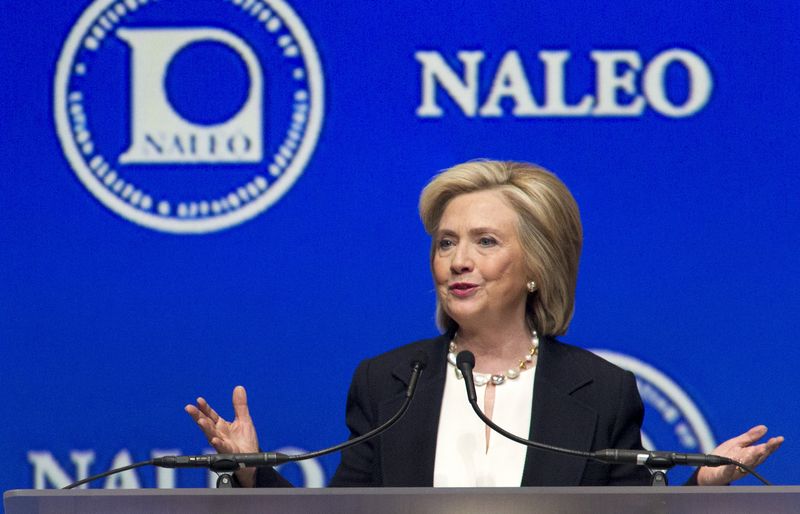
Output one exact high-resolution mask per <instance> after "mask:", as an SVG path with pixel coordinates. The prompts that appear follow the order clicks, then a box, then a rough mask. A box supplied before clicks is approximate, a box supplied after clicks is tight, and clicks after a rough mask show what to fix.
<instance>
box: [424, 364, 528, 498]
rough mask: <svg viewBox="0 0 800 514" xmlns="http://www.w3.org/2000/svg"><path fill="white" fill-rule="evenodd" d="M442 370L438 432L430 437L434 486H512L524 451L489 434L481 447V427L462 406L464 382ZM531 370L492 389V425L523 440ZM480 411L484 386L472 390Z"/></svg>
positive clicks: (522, 463) (464, 402)
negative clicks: (433, 446) (433, 444)
mask: <svg viewBox="0 0 800 514" xmlns="http://www.w3.org/2000/svg"><path fill="white" fill-rule="evenodd" d="M454 369H455V368H453V367H452V366H448V367H447V378H446V379H445V383H444V396H443V398H442V410H441V413H440V415H439V433H438V435H437V438H436V460H435V463H434V468H433V486H434V487H518V486H519V485H520V484H521V483H522V472H523V469H524V467H525V454H526V452H527V447H526V446H523V445H521V444H519V443H515V442H513V441H511V440H509V439H506V438H505V437H503V436H501V435H500V434H498V433H496V432H494V431H492V432H491V435H490V436H489V446H488V451H487V449H486V448H487V446H486V425H484V423H483V421H481V420H480V418H479V417H478V416H477V415H476V414H475V412H474V411H473V410H472V406H471V405H470V404H469V401H467V392H466V388H465V387H464V380H463V379H459V378H457V377H456V375H455V372H454ZM535 371H536V368H535V367H532V368H530V369H528V370H527V371H524V372H522V373H520V375H519V378H517V379H515V380H506V381H505V383H504V384H502V385H499V386H497V387H495V398H494V412H493V413H492V421H494V422H495V423H497V424H498V425H500V426H501V427H503V428H505V429H506V430H508V431H509V432H511V433H512V434H515V435H517V436H519V437H523V438H525V439H527V438H528V433H529V432H530V426H531V406H532V403H533V376H534V373H535ZM477 393H478V406H479V407H480V408H481V410H484V405H485V401H484V400H485V395H486V387H479V388H477Z"/></svg>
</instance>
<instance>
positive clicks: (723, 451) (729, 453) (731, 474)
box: [697, 425, 783, 485]
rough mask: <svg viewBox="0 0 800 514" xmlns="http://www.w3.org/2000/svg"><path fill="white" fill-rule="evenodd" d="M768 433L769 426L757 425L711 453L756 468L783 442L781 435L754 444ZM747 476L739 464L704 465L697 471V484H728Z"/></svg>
mask: <svg viewBox="0 0 800 514" xmlns="http://www.w3.org/2000/svg"><path fill="white" fill-rule="evenodd" d="M766 433H767V427H765V426H764V425H758V426H755V427H753V428H751V429H750V430H748V431H747V432H745V433H744V434H742V435H739V436H736V437H734V438H732V439H728V440H727V441H725V442H724V443H722V444H720V445H719V446H717V447H716V448H715V449H714V451H713V452H711V453H712V454H714V455H719V456H721V457H728V458H729V459H733V460H735V461H737V462H740V463H742V464H744V465H745V466H747V467H750V468H755V467H756V466H758V465H759V464H761V463H762V462H764V461H765V460H766V459H767V457H769V456H770V455H771V454H772V452H774V451H775V450H777V449H778V448H779V447H780V446H781V443H783V436H779V437H772V438H770V439H769V440H768V441H767V442H765V443H761V444H753V443H755V442H757V441H758V440H759V439H761V438H762V437H764V435H765V434H766ZM745 476H747V473H743V472H742V471H741V470H739V469H738V468H737V466H720V467H717V468H709V467H705V466H704V467H701V468H700V469H699V470H698V472H697V484H698V485H727V484H729V483H731V482H733V481H734V480H739V479H740V478H743V477H745Z"/></svg>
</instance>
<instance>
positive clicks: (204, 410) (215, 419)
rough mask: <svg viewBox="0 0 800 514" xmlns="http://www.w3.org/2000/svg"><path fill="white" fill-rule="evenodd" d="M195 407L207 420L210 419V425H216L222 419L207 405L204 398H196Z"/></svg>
mask: <svg viewBox="0 0 800 514" xmlns="http://www.w3.org/2000/svg"><path fill="white" fill-rule="evenodd" d="M197 406H198V407H199V408H200V411H202V413H203V414H205V415H206V416H208V419H210V420H211V422H212V423H216V422H218V421H219V420H220V419H222V418H221V417H220V415H219V414H217V411H215V410H214V409H212V408H211V405H209V404H208V402H207V401H206V399H205V398H202V397H200V398H198V399H197Z"/></svg>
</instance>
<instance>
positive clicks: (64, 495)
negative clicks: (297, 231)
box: [3, 486, 800, 514]
mask: <svg viewBox="0 0 800 514" xmlns="http://www.w3.org/2000/svg"><path fill="white" fill-rule="evenodd" d="M3 502H4V505H5V511H6V514H38V513H41V514H45V513H47V514H50V513H58V514H72V513H76V514H77V513H81V514H100V513H103V514H106V513H113V514H126V513H142V512H147V513H153V514H161V513H164V514H166V513H171V514H183V513H186V514H189V513H193V514H196V513H219V512H236V513H259V514H261V513H270V512H275V513H281V514H311V513H317V512H321V513H322V512H324V513H326V514H336V513H347V514H355V513H365V514H367V513H368V514H375V513H381V514H391V513H397V514H410V513H426V512H431V513H445V514H449V513H452V514H473V513H474V514H487V513H491V514H495V513H498V514H499V513H520V514H522V513H525V514H531V513H548V514H549V513H556V512H568V513H584V512H585V513H591V514H612V513H613V514H617V513H620V512H637V513H638V512H646V513H648V514H650V513H662V512H663V513H675V512H704V513H720V514H722V513H724V514H733V513H747V514H751V513H754V512H770V513H782V512H792V513H800V486H780V487H774V486H773V487H749V486H748V487H735V486H734V487H668V488H647V487H530V488H522V487H518V488H443V489H433V488H341V489H333V488H330V489H233V490H230V489H227V490H226V489H132V490H113V491H112V490H103V489H90V490H77V491H76V490H70V491H62V490H16V491H7V492H6V493H5V494H4V495H3Z"/></svg>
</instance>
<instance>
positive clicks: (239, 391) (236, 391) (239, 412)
mask: <svg viewBox="0 0 800 514" xmlns="http://www.w3.org/2000/svg"><path fill="white" fill-rule="evenodd" d="M233 412H234V414H235V415H236V419H238V420H241V421H244V422H246V423H252V420H251V419H250V409H249V408H248V407H247V391H245V389H244V387H242V386H236V387H234V388H233Z"/></svg>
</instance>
